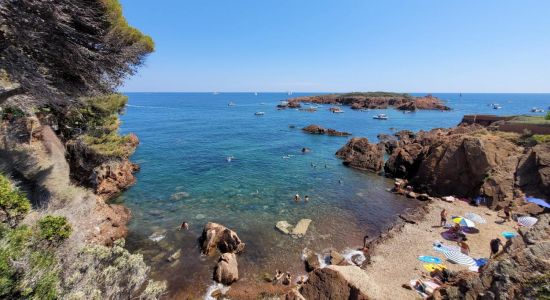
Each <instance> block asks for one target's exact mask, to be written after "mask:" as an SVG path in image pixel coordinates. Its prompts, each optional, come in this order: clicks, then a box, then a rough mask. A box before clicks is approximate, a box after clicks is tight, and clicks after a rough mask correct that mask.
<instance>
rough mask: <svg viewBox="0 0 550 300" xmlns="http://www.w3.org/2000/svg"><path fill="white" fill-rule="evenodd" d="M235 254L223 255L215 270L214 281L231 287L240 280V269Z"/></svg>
mask: <svg viewBox="0 0 550 300" xmlns="http://www.w3.org/2000/svg"><path fill="white" fill-rule="evenodd" d="M238 267H239V266H238V264H237V257H236V256H235V253H223V254H222V256H221V257H220V259H219V260H218V264H217V265H216V267H215V268H214V280H215V281H216V282H219V283H222V284H225V285H230V284H232V283H233V282H235V281H237V280H238V279H239V268H238Z"/></svg>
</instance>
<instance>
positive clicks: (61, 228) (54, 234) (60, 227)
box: [38, 215, 72, 242]
mask: <svg viewBox="0 0 550 300" xmlns="http://www.w3.org/2000/svg"><path fill="white" fill-rule="evenodd" d="M38 226H39V227H40V237H41V238H42V239H44V240H47V241H50V242H60V241H63V240H65V239H67V238H68V237H69V236H71V232H72V227H71V224H69V222H68V221H67V218H66V217H61V216H49V215H48V216H45V217H43V218H42V219H40V221H38Z"/></svg>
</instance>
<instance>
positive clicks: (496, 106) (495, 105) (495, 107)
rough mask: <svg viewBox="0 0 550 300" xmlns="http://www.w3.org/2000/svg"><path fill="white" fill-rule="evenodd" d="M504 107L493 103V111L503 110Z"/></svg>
mask: <svg viewBox="0 0 550 300" xmlns="http://www.w3.org/2000/svg"><path fill="white" fill-rule="evenodd" d="M501 108H502V106H500V104H498V103H493V109H501Z"/></svg>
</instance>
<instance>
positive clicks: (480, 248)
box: [331, 200, 516, 299]
mask: <svg viewBox="0 0 550 300" xmlns="http://www.w3.org/2000/svg"><path fill="white" fill-rule="evenodd" d="M427 205H428V211H429V212H428V213H427V215H426V216H425V218H424V219H423V220H422V221H420V222H419V223H417V224H406V225H405V226H404V227H403V229H402V231H400V232H397V233H396V234H394V235H393V236H392V237H390V238H389V239H387V240H385V241H384V242H382V243H381V244H379V245H377V246H376V247H375V249H373V253H372V257H371V258H372V263H371V264H370V265H369V266H368V267H367V268H366V271H362V270H360V269H359V268H357V267H335V266H331V267H333V268H335V269H337V270H339V271H340V272H341V273H342V275H344V277H346V279H348V280H349V281H350V282H351V283H352V284H354V285H356V286H357V288H359V289H360V290H361V291H362V292H363V293H364V294H365V295H368V296H369V297H372V298H373V299H416V298H420V297H419V296H418V294H417V293H416V292H415V291H412V290H408V289H405V288H403V287H402V285H403V284H407V283H408V282H409V281H410V280H411V279H415V278H419V277H420V276H421V274H422V272H424V273H426V274H427V272H426V271H425V270H424V268H423V267H422V264H423V263H422V262H421V261H419V260H418V259H417V257H418V256H420V255H431V256H436V257H439V258H441V259H442V261H443V264H444V265H445V266H447V267H448V268H449V269H450V270H452V271H459V270H467V269H468V267H466V266H462V265H457V264H453V263H451V262H448V261H446V259H445V256H444V255H443V254H442V253H440V252H437V251H435V250H433V249H432V247H433V246H432V244H433V242H434V241H436V240H439V241H444V242H445V243H446V244H451V245H456V243H455V242H452V241H446V240H444V239H443V237H442V236H441V234H440V233H441V232H443V231H445V230H444V229H443V228H441V227H439V218H440V217H439V214H440V212H441V210H442V209H443V208H445V209H447V212H448V215H449V218H450V216H455V215H464V214H465V213H467V212H473V213H476V214H478V215H480V216H482V217H483V218H485V220H486V221H487V223H486V224H476V226H477V228H478V229H479V233H475V234H466V236H467V238H468V241H467V243H468V245H469V246H470V251H471V252H470V256H471V257H473V258H480V257H484V258H488V257H489V253H490V248H489V242H490V241H491V240H492V239H494V238H495V237H500V238H501V239H502V240H503V241H504V238H502V235H501V233H502V232H504V231H512V232H516V230H514V228H513V226H514V223H513V222H507V223H504V224H499V223H500V222H501V220H502V219H501V218H500V217H498V216H497V212H495V211H492V210H489V209H488V208H486V207H475V206H471V205H469V204H468V203H466V202H463V201H455V202H453V203H448V202H444V201H442V200H435V201H432V202H431V203H429V204H427ZM361 273H363V274H361Z"/></svg>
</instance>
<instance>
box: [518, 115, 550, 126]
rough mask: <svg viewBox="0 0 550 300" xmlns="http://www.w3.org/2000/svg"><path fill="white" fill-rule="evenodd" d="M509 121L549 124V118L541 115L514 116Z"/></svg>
mask: <svg viewBox="0 0 550 300" xmlns="http://www.w3.org/2000/svg"><path fill="white" fill-rule="evenodd" d="M510 122H511V123H527V124H550V119H547V118H545V117H543V116H516V117H514V118H513V119H512V120H510Z"/></svg>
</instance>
